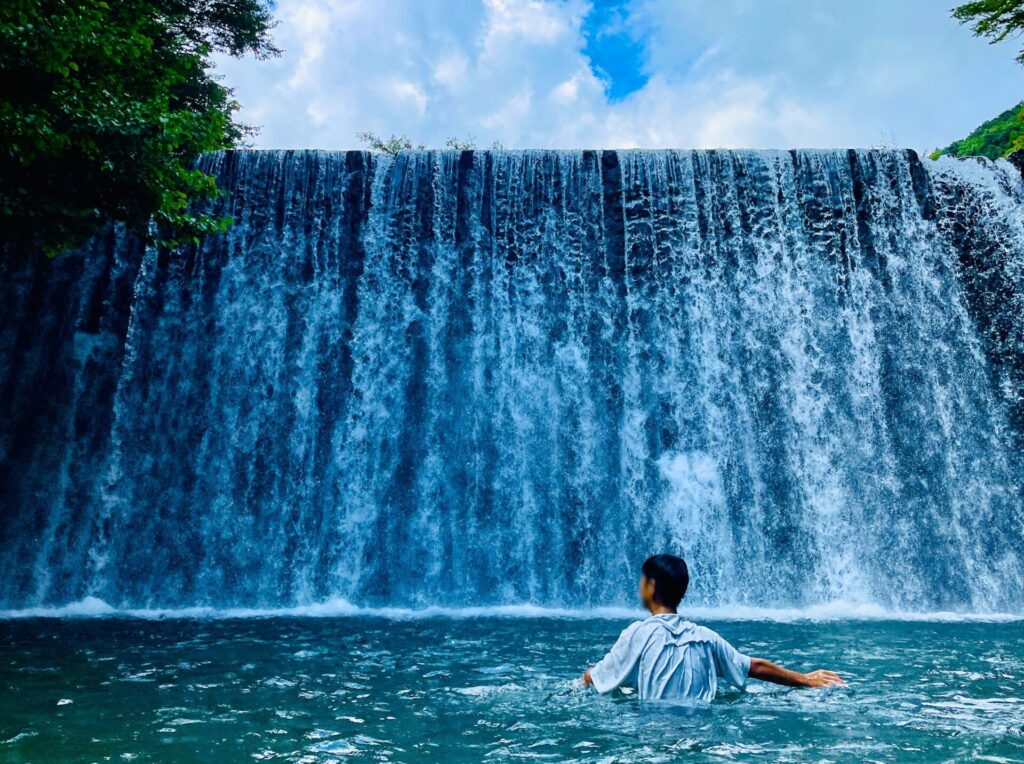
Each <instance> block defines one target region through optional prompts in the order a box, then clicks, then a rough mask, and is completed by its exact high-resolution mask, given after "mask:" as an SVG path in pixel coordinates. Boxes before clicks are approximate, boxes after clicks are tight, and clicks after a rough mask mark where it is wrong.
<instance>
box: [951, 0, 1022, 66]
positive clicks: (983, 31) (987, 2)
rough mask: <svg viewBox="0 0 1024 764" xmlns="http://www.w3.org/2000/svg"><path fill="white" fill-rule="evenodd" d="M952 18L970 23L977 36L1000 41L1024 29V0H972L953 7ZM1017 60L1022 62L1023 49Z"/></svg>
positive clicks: (963, 22)
mask: <svg viewBox="0 0 1024 764" xmlns="http://www.w3.org/2000/svg"><path fill="white" fill-rule="evenodd" d="M953 18H955V19H956V20H957V21H959V22H960V23H961V24H970V25H971V30H972V31H973V32H974V34H976V35H977V36H978V37H987V38H988V39H989V41H990V42H993V43H997V42H1002V41H1003V40H1005V39H1007V38H1008V37H1014V36H1017V35H1019V34H1020V32H1021V30H1022V29H1024V0H973V2H969V3H964V4H963V5H961V6H959V7H957V8H954V9H953ZM1017 61H1018V62H1019V63H1021V64H1024V49H1021V52H1020V53H1018V54H1017Z"/></svg>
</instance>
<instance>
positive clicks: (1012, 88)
mask: <svg viewBox="0 0 1024 764" xmlns="http://www.w3.org/2000/svg"><path fill="white" fill-rule="evenodd" d="M952 2H953V0H860V1H859V2H856V3H855V2H846V1H845V0H843V1H842V2H840V0H817V1H816V2H815V1H813V0H473V1H470V0H448V1H446V2H440V1H438V0H374V1H371V0H278V2H277V3H276V13H277V16H278V19H279V22H280V23H279V26H278V28H277V30H276V38H277V41H278V44H279V45H280V47H282V48H283V49H284V51H285V52H284V55H282V56H281V57H280V58H278V59H274V60H271V61H254V60H251V59H249V60H242V61H235V60H230V59H227V60H222V61H220V63H219V69H220V73H221V74H223V75H224V77H225V81H226V83H227V84H229V85H231V86H233V87H234V88H235V90H236V97H237V98H238V100H239V101H240V102H241V103H242V105H243V109H242V112H241V118H242V119H243V120H245V121H247V122H249V123H252V124H256V125H259V126H260V127H261V133H260V134H259V136H258V137H257V138H256V139H255V145H256V146H257V147H260V148H326V149H345V148H358V147H359V146H360V143H359V141H358V140H357V139H356V133H357V132H359V131H363V130H369V131H373V132H377V133H381V134H391V133H397V134H405V135H408V136H409V137H410V138H412V139H413V140H414V141H416V142H424V143H426V144H428V145H432V146H440V145H443V143H444V140H445V138H446V137H448V136H459V137H466V136H470V135H471V136H473V137H474V138H475V139H476V141H477V143H478V145H481V146H487V145H489V144H491V143H492V142H493V141H500V142H501V143H502V144H504V145H505V146H506V147H509V148H584V147H598V148H602V147H604V148H614V147H618V148H630V147H648V148H666V147H680V148H715V147H726V148H740V147H749V148H792V147H836V146H842V147H845V146H878V145H899V146H909V147H911V148H915V149H918V150H927V149H931V148H934V147H936V146H942V145H945V144H947V143H949V142H950V141H952V140H954V139H956V138H960V137H963V136H964V135H965V134H966V133H968V132H969V131H970V130H972V129H973V128H974V127H976V126H977V125H978V124H979V123H981V122H982V121H984V120H986V119H988V118H990V117H992V116H995V115H996V114H998V113H999V112H1001V111H1003V110H1004V109H1006V108H1008V107H1009V106H1012V105H1013V104H1015V103H1016V102H1017V101H1019V100H1020V99H1022V98H1024V67H1020V66H1018V65H1017V64H1016V63H1015V62H1014V60H1013V59H1014V55H1015V53H1016V48H1015V46H1014V43H1013V42H1009V43H1005V44H1002V45H995V46H993V45H989V44H987V43H986V42H985V41H983V40H979V39H977V38H974V37H972V36H971V34H970V31H969V30H968V29H966V28H964V27H961V26H960V25H958V24H957V23H956V22H954V21H953V20H952V19H950V17H949V10H948V6H949V5H951V4H952Z"/></svg>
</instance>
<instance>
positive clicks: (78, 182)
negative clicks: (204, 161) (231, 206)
mask: <svg viewBox="0 0 1024 764" xmlns="http://www.w3.org/2000/svg"><path fill="white" fill-rule="evenodd" d="M272 26H273V22H272V18H271V15H270V11H269V9H268V7H267V6H266V5H264V3H263V0H107V2H102V1H100V0H4V2H3V3H2V4H0V236H2V237H3V241H5V242H7V243H11V242H18V243H26V244H30V245H32V246H35V247H39V248H41V249H43V250H45V251H46V252H47V253H49V254H57V253H60V252H61V251H64V250H65V249H67V248H69V247H72V246H75V245H76V244H79V243H81V242H82V241H83V240H84V239H86V238H87V237H88V236H90V235H91V234H93V233H94V232H95V231H96V230H97V229H98V228H99V227H101V226H102V225H104V224H105V223H107V222H109V221H117V222H121V223H124V224H126V225H127V226H129V227H131V228H132V229H134V230H136V231H139V232H140V233H143V234H145V233H147V232H148V231H149V227H150V225H151V224H154V228H155V230H156V231H157V236H158V238H159V239H160V240H161V241H162V242H163V243H166V244H171V245H173V244H175V243H177V242H180V241H183V240H194V239H195V238H197V237H198V236H200V235H202V234H204V233H208V232H211V231H217V230H221V229H223V228H224V227H225V226H226V224H227V222H228V221H226V220H223V219H217V218H211V217H209V216H207V215H204V214H200V213H197V212H195V211H194V209H195V208H194V206H193V203H194V202H195V201H197V200H200V199H203V198H210V197H212V196H215V195H216V194H217V193H218V190H217V187H216V183H215V181H214V179H213V178H212V177H211V176H208V175H206V174H204V173H202V172H200V171H199V170H198V169H196V167H195V159H196V157H197V156H198V155H199V154H201V153H202V152H206V151H213V150H217V149H224V148H229V147H232V146H235V145H237V144H238V143H239V142H240V141H242V140H243V138H244V137H245V136H246V135H247V134H248V132H250V131H249V128H247V127H246V126H244V125H241V124H239V123H237V122H236V121H235V120H234V114H235V111H236V110H237V108H238V106H237V104H236V103H235V101H234V100H233V99H232V97H231V91H230V90H229V89H228V88H227V87H225V86H224V85H222V84H221V83H220V82H219V80H218V78H217V77H216V76H214V74H213V73H212V71H211V69H212V63H211V59H210V56H211V54H213V53H214V52H221V53H226V54H228V55H233V56H239V55H243V54H246V53H252V54H255V55H257V56H261V57H265V56H270V55H275V54H276V53H277V52H278V51H277V50H276V48H275V47H274V46H273V43H272V42H271V39H270V37H269V32H270V29H271V28H272Z"/></svg>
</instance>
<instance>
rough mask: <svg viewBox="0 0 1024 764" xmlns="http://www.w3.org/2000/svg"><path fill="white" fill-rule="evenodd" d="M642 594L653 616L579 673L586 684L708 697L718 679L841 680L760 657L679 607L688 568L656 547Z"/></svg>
mask: <svg viewBox="0 0 1024 764" xmlns="http://www.w3.org/2000/svg"><path fill="white" fill-rule="evenodd" d="M641 570H642V572H641V575H640V599H641V600H642V601H643V604H644V608H645V609H647V610H649V611H650V613H651V615H650V617H649V618H645V619H644V620H642V621H637V622H636V623H634V624H632V625H631V626H629V627H628V628H626V630H625V631H623V632H622V634H620V635H619V638H618V640H616V642H615V645H614V646H613V647H612V649H611V652H609V653H608V655H606V656H605V657H604V658H602V659H601V661H600V662H599V663H598V664H597V665H596V666H594V667H593V668H591V669H588V670H587V672H586V673H584V674H583V684H586V685H593V686H594V687H595V688H596V689H597V691H598V692H600V693H602V694H603V693H606V692H611V691H612V690H614V689H615V688H616V687H622V686H628V687H635V688H636V689H637V694H638V695H639V696H640V698H641V699H644V700H691V701H702V702H707V703H710V702H711V701H712V700H714V698H715V693H716V692H717V690H718V682H719V680H725V681H726V682H728V683H729V684H731V685H733V686H734V687H738V688H740V689H743V687H744V686H745V685H746V683H747V679H748V678H750V679H760V680H762V681H764V682H774V683H775V684H783V685H788V686H790V687H831V686H832V685H841V684H845V682H843V680H842V679H841V678H840V677H839V675H838V674H836V673H835V672H833V671H824V670H821V669H819V670H818V671H812V672H810V673H809V674H801V673H799V672H797V671H789V670H788V669H784V668H782V666H778V665H776V664H774V663H772V662H771V661H768V660H765V659H764V658H749V657H747V656H746V655H743V654H742V653H740V652H739V651H737V650H736V649H735V648H734V647H733V646H732V645H730V644H729V643H728V642H726V641H725V640H724V639H722V638H721V637H720V636H719V635H718V634H716V633H715V632H713V631H712V630H711V629H708V628H705V627H704V626H698V625H697V624H695V623H690V622H689V621H687V620H686V619H685V618H683V617H682V616H681V615H679V614H678V613H676V608H677V607H678V606H679V603H680V602H681V601H682V599H683V595H684V594H686V588H687V587H688V586H689V584H690V574H689V571H688V570H687V569H686V562H685V561H684V560H683V559H682V558H681V557H676V556H674V555H671V554H659V555H656V556H654V557H651V558H650V559H649V560H647V562H645V563H644V564H643V568H642V569H641Z"/></svg>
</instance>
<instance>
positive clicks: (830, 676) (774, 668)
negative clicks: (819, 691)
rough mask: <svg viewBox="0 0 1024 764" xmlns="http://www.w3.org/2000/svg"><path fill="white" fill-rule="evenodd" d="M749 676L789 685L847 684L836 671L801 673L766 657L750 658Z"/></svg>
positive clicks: (825, 685)
mask: <svg viewBox="0 0 1024 764" xmlns="http://www.w3.org/2000/svg"><path fill="white" fill-rule="evenodd" d="M747 676H749V677H750V678H751V679H760V680H761V681H762V682H772V683H773V684H782V685H786V686H787V687H832V686H833V685H844V684H846V682H844V681H843V680H842V678H841V677H840V676H839V674H837V673H835V672H834V671H825V670H824V669H818V670H817V671H812V672H810V673H809V674H801V673H800V672H799V671H790V670H789V669H785V668H783V667H782V666H779V665H777V664H775V663H772V662H771V661H766V660H765V659H764V658H751V659H750V672H749V673H748V674H747Z"/></svg>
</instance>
